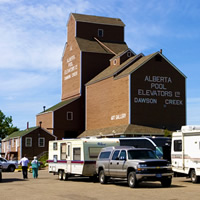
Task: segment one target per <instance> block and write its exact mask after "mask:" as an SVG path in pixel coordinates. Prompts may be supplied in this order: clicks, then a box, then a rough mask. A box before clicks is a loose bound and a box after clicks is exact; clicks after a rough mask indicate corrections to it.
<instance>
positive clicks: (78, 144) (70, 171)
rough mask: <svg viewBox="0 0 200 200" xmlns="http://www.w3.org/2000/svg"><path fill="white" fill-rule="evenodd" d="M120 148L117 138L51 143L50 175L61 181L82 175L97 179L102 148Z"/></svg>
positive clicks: (67, 140) (82, 139)
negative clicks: (96, 168)
mask: <svg viewBox="0 0 200 200" xmlns="http://www.w3.org/2000/svg"><path fill="white" fill-rule="evenodd" d="M107 146H119V139H115V138H102V139H98V138H80V139H63V140H54V141H49V159H48V162H49V173H53V174H54V175H55V174H58V179H59V180H67V179H68V177H69V176H73V175H80V176H89V177H95V175H96V172H95V167H96V160H97V157H98V155H99V152H100V151H101V149H102V148H104V147H107Z"/></svg>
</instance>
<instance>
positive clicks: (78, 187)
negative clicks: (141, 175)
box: [0, 170, 200, 200]
mask: <svg viewBox="0 0 200 200" xmlns="http://www.w3.org/2000/svg"><path fill="white" fill-rule="evenodd" d="M0 199H2V200H18V199H19V200H23V199H26V200H32V199H34V200H36V199H39V200H51V199H54V200H60V199H66V200H68V199H69V200H97V199H101V200H107V199H108V200H113V199H116V200H119V199H123V200H126V199H134V200H137V199H138V200H139V199H140V200H141V199H142V200H144V199H148V200H157V199H160V200H163V199H164V200H188V199H192V200H199V199H200V184H192V183H191V181H190V180H189V179H186V178H184V177H183V178H182V177H181V178H180V177H179V178H174V179H173V182H172V186H171V187H170V188H162V187H161V184H160V183H159V182H151V183H149V182H147V183H142V184H140V185H139V187H138V188H135V189H131V188H129V187H128V186H127V183H126V182H125V181H120V182H119V181H112V182H109V183H108V184H106V185H101V184H99V183H98V182H97V183H94V182H91V181H90V180H89V179H88V178H80V177H78V178H77V177H76V178H70V179H69V180H68V181H59V180H58V179H57V176H54V175H53V174H49V173H48V171H46V170H40V171H39V178H38V179H33V178H32V174H31V173H29V179H28V180H23V179H22V174H21V172H14V173H3V180H2V182H1V183H0Z"/></svg>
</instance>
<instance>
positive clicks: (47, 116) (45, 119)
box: [36, 112, 53, 133]
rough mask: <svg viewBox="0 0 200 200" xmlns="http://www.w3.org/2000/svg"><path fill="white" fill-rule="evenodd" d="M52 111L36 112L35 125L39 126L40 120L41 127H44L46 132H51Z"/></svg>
mask: <svg viewBox="0 0 200 200" xmlns="http://www.w3.org/2000/svg"><path fill="white" fill-rule="evenodd" d="M52 120H53V112H47V113H42V114H38V115H37V116H36V126H40V122H42V124H41V127H42V128H44V129H46V130H47V131H48V132H50V133H53V130H52V128H53V121H52Z"/></svg>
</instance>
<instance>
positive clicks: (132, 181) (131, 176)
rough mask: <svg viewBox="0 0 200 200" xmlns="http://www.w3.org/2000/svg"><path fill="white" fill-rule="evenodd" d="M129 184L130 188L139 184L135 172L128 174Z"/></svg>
mask: <svg viewBox="0 0 200 200" xmlns="http://www.w3.org/2000/svg"><path fill="white" fill-rule="evenodd" d="M128 185H129V187H130V188H135V187H136V186H137V179H136V175H135V172H130V173H129V174H128Z"/></svg>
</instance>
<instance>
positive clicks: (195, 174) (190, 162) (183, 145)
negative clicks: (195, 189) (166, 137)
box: [171, 126, 200, 183]
mask: <svg viewBox="0 0 200 200" xmlns="http://www.w3.org/2000/svg"><path fill="white" fill-rule="evenodd" d="M171 158H172V169H173V171H174V172H175V173H176V174H177V173H178V174H179V173H180V174H182V175H185V176H187V177H189V178H191V181H192V182H193V183H197V182H199V180H200V126H182V128H181V130H180V131H177V132H174V133H172V149H171Z"/></svg>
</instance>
